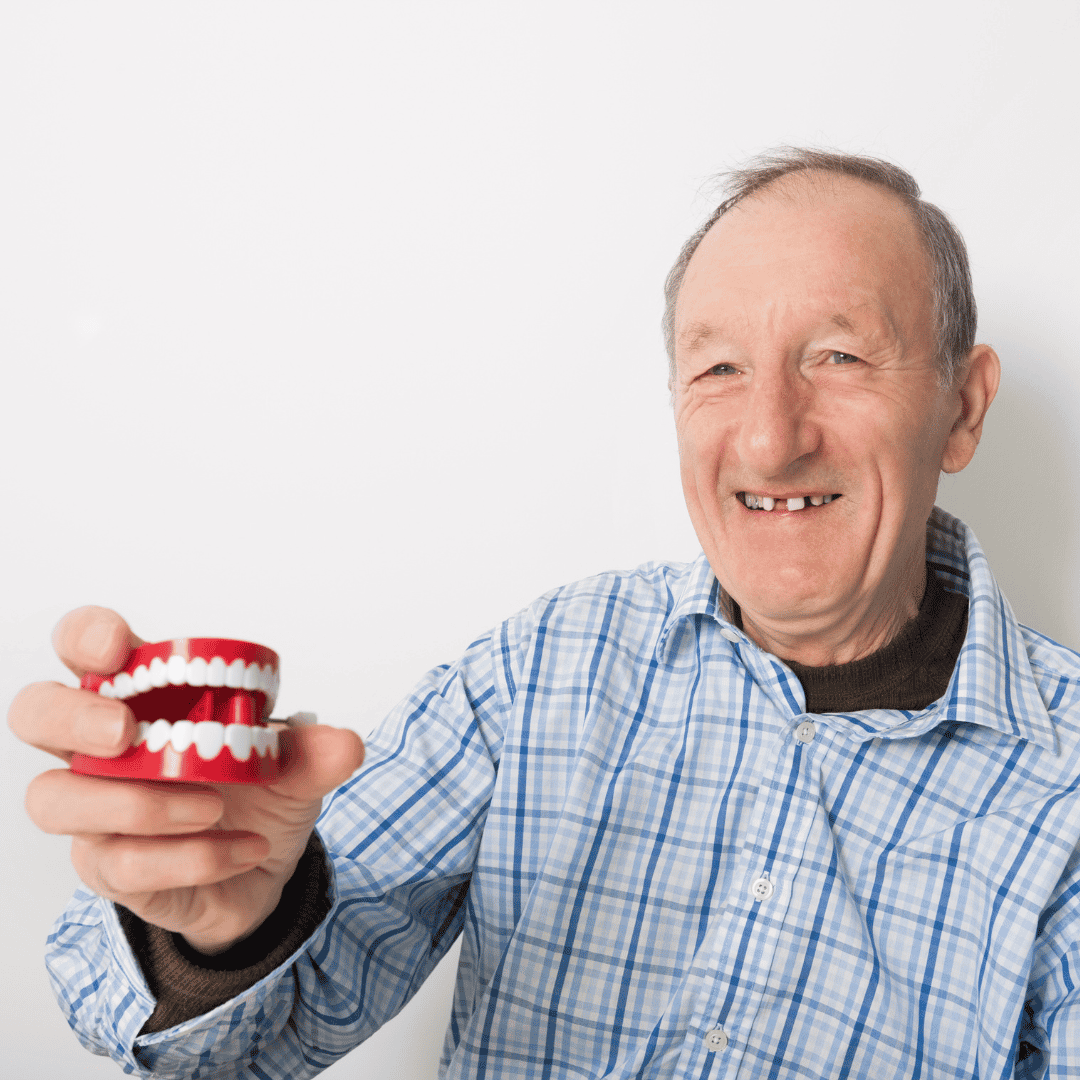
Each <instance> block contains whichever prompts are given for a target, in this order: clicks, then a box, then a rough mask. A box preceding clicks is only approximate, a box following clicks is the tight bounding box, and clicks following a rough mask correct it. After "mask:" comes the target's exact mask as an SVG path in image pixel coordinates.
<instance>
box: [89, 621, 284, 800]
mask: <svg viewBox="0 0 1080 1080" xmlns="http://www.w3.org/2000/svg"><path fill="white" fill-rule="evenodd" d="M279 671H280V667H279V662H278V655H277V653H276V652H274V651H273V650H272V649H268V648H266V646H265V645H256V644H254V643H253V642H250V641H232V640H230V639H228V638H175V639H173V640H172V641H158V642H155V643H154V644H152V645H140V646H139V647H138V648H137V649H135V651H134V652H133V653H132V654H131V657H130V658H129V659H128V662H127V663H126V664H125V665H124V668H123V670H121V671H118V672H117V673H116V674H115V675H112V676H108V677H106V676H102V675H84V676H83V678H82V682H81V686H82V688H83V689H84V690H96V691H97V692H98V693H99V694H100V695H101V696H102V697H108V698H119V699H120V700H122V701H124V702H126V703H127V705H128V707H129V708H130V709H131V711H132V712H133V713H134V714H135V720H136V722H137V723H138V725H139V729H138V734H137V735H136V736H135V740H134V742H132V744H131V745H130V746H129V747H128V748H127V749H126V750H125V751H124V752H123V753H122V754H120V755H119V756H118V757H113V758H100V757H92V756H90V755H89V754H75V755H74V756H73V757H72V759H71V768H72V771H74V772H77V773H86V774H89V775H92V776H110V777H125V778H139V779H146V780H189V781H197V782H201V783H206V782H212V783H219V784H222V783H224V784H266V783H271V782H272V781H274V780H276V779H277V777H278V775H279V771H280V761H279V756H278V737H277V731H276V730H275V729H273V728H271V727H269V726H267V723H266V719H267V717H268V716H269V715H270V711H271V709H273V707H274V701H275V700H276V698H277V691H278V684H279Z"/></svg>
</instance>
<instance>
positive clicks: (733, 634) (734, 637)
mask: <svg viewBox="0 0 1080 1080" xmlns="http://www.w3.org/2000/svg"><path fill="white" fill-rule="evenodd" d="M720 636H721V637H722V638H727V639H728V641H733V642H734V643H735V644H736V645H737V644H738V643H739V642H740V641H742V638H741V637H739V632H738V630H732V629H731V628H730V627H727V626H725V627H724V629H723V630H721V631H720Z"/></svg>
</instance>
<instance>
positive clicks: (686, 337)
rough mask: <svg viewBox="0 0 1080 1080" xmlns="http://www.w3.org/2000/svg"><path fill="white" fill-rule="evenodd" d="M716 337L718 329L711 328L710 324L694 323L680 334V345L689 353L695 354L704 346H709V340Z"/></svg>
mask: <svg viewBox="0 0 1080 1080" xmlns="http://www.w3.org/2000/svg"><path fill="white" fill-rule="evenodd" d="M715 336H716V327H715V326H710V325H709V324H708V323H703V322H694V323H691V324H690V325H689V326H687V327H685V328H684V329H683V331H682V332H681V333H680V334H679V344H680V345H681V346H682V347H683V348H684V349H686V350H687V352H694V350H695V349H700V348H701V347H702V346H703V345H707V344H708V343H709V340H710V339H711V338H713V337H715Z"/></svg>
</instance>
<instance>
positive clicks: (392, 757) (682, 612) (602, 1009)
mask: <svg viewBox="0 0 1080 1080" xmlns="http://www.w3.org/2000/svg"><path fill="white" fill-rule="evenodd" d="M928 536H929V549H930V555H929V558H930V560H931V562H932V564H933V566H934V568H935V571H936V573H937V574H938V575H939V576H940V578H941V579H942V581H943V582H944V584H945V587H946V588H947V589H950V590H953V591H958V592H964V593H967V595H968V596H969V622H968V632H967V637H966V640H965V642H964V645H963V648H962V650H961V653H960V656H959V659H958V662H957V665H956V668H955V670H954V672H953V676H952V680H951V682H950V684H949V688H948V691H947V692H946V694H945V695H944V696H943V697H942V698H940V699H939V700H937V701H935V702H934V703H933V704H932V705H930V706H929V707H928V708H926V709H922V710H920V711H917V712H909V711H900V710H890V709H871V710H867V711H864V712H857V713H851V714H845V713H832V714H828V715H811V714H807V713H805V712H804V711H803V706H804V703H805V698H804V695H803V690H802V687H801V685H800V683H799V681H798V679H797V678H796V677H795V676H794V674H793V673H792V672H791V671H790V670H789V669H788V668H787V667H785V665H784V664H783V663H782V662H781V661H780V660H778V659H777V658H776V657H775V656H772V655H770V654H768V653H765V652H763V651H762V650H761V649H759V648H758V647H757V646H756V645H755V644H754V643H753V642H752V641H750V639H749V638H748V637H747V636H746V635H745V634H744V633H743V632H742V631H740V630H738V629H737V628H735V627H734V626H732V625H731V624H730V623H729V622H727V621H725V619H724V618H723V615H722V599H723V598H722V595H721V593H720V591H719V588H718V585H717V583H716V580H715V578H714V577H713V575H712V572H711V571H710V569H709V566H708V563H707V562H706V561H705V559H704V558H703V557H702V558H700V559H699V560H698V561H696V562H695V563H692V564H689V565H671V564H649V565H646V566H643V567H641V568H639V569H638V570H636V571H634V572H632V573H612V574H605V575H601V576H599V577H596V578H592V579H589V580H587V581H583V582H579V583H577V584H574V585H570V586H567V587H565V588H562V589H558V590H556V591H555V592H552V593H550V594H549V595H547V596H544V597H542V598H541V599H540V600H538V601H537V602H536V603H535V604H533V605H532V606H531V607H529V608H528V609H527V610H525V611H523V612H521V613H520V614H518V615H517V616H515V617H514V618H512V619H510V620H509V621H507V622H506V623H504V624H503V625H502V626H500V627H498V628H497V629H495V630H494V631H493V632H492V633H491V634H490V635H488V636H486V637H483V638H481V639H480V640H478V641H476V642H475V643H474V644H473V645H472V646H470V648H469V649H468V651H467V652H466V653H465V655H464V656H463V657H462V658H461V659H460V660H459V661H458V662H457V663H455V664H453V665H451V666H448V667H440V668H437V669H435V670H434V671H432V672H430V673H429V674H428V675H427V676H426V678H425V679H424V680H423V681H422V682H421V683H420V684H419V685H418V686H417V688H416V689H415V690H414V691H413V693H412V694H411V695H410V696H409V697H408V698H407V699H406V700H405V701H404V702H403V703H402V704H401V705H400V706H399V707H398V709H397V710H396V711H395V712H394V713H392V714H391V716H390V717H389V718H388V719H387V721H386V722H385V724H384V725H383V726H382V727H381V729H380V730H379V731H378V733H377V734H376V735H375V736H374V737H373V738H372V739H371V741H370V744H369V756H368V763H367V764H366V766H365V768H364V770H363V771H362V773H361V774H360V775H359V776H357V777H356V778H355V779H354V780H353V781H351V782H350V783H349V784H347V785H345V786H344V787H343V788H341V789H340V790H339V791H338V792H336V793H335V795H334V796H333V797H332V799H331V800H330V801H329V803H328V805H327V807H326V809H325V811H324V813H323V816H322V817H321V819H320V822H319V826H318V828H319V832H320V834H321V836H322V839H323V842H324V844H325V846H326V849H327V851H328V852H329V854H330V859H331V870H332V878H333V886H332V887H333V908H332V910H331V912H330V914H329V915H328V916H327V918H326V920H325V921H324V923H323V924H322V925H321V926H320V927H319V928H318V930H317V931H316V932H315V934H314V935H313V936H312V938H311V939H310V940H309V941H308V942H307V943H306V944H305V945H304V946H303V948H302V949H301V950H299V951H298V952H297V954H296V955H295V956H294V957H292V959H291V960H290V961H289V962H288V963H287V964H286V965H285V966H283V967H282V968H281V969H279V970H278V971H277V972H275V973H273V974H272V975H270V976H268V977H267V978H265V979H263V980H262V981H261V982H259V983H257V984H256V985H255V986H253V987H251V988H250V989H249V990H248V991H246V992H245V993H244V994H242V995H240V996H239V997H237V998H235V999H233V1000H231V1001H229V1002H227V1003H226V1004H224V1005H222V1006H220V1007H219V1008H217V1009H215V1010H214V1011H212V1012H210V1013H208V1014H206V1015H205V1016H202V1017H199V1018H197V1019H195V1020H191V1021H188V1022H186V1023H183V1024H181V1025H178V1026H177V1027H175V1028H172V1029H170V1030H168V1031H164V1032H160V1033H157V1034H154V1035H150V1036H148V1037H146V1038H138V1037H137V1033H138V1031H139V1029H140V1027H141V1026H142V1024H143V1023H144V1021H145V1020H146V1018H147V1016H148V1015H149V1014H150V1012H151V1009H152V1007H153V1001H152V998H151V996H150V994H149V992H148V990H147V987H146V985H145V982H144V981H143V978H142V976H141V974H140V972H139V969H138V965H137V963H136V961H135V960H134V958H133V957H132V955H131V953H130V951H129V949H128V947H127V944H126V942H125V939H124V936H123V933H122V931H121V930H120V927H119V925H118V923H117V920H116V915H115V912H114V910H113V908H112V906H111V905H110V904H108V903H105V902H103V901H101V900H99V899H97V898H95V897H93V896H91V895H90V894H88V893H85V892H81V893H79V894H77V896H76V898H75V899H74V901H73V902H72V904H71V905H70V907H69V909H68V911H67V912H66V913H65V915H64V916H63V917H62V919H61V920H60V922H59V923H58V924H57V927H56V929H55V931H54V933H53V934H52V936H51V937H50V939H49V951H50V959H49V964H50V970H51V973H52V977H53V979H54V982H55V985H56V988H57V993H58V996H59V999H60V1002H61V1004H62V1006H63V1008H64V1009H65V1010H66V1012H67V1015H68V1017H69V1019H70V1022H71V1024H72V1026H73V1027H74V1028H75V1030H76V1032H77V1033H78V1034H79V1037H80V1038H81V1039H82V1040H83V1042H84V1043H85V1044H86V1045H87V1046H88V1047H89V1048H90V1049H92V1050H94V1051H96V1052H98V1053H106V1054H110V1055H112V1057H113V1058H115V1060H116V1061H118V1062H119V1063H120V1064H121V1065H123V1067H124V1069H125V1070H126V1071H127V1072H129V1073H134V1074H137V1075H141V1076H149V1075H153V1076H159V1077H184V1078H204V1077H232V1076H250V1077H263V1078H268V1077H274V1078H289V1080H295V1078H300V1077H309V1076H313V1075H315V1074H316V1073H317V1072H318V1071H319V1070H320V1069H322V1068H325V1067H326V1066H327V1065H329V1064H330V1063H331V1062H333V1061H334V1060H336V1059H337V1058H338V1057H339V1056H340V1055H342V1054H344V1053H345V1052H346V1051H348V1050H349V1049H350V1048H351V1047H353V1046H355V1045H356V1044H357V1043H359V1042H360V1041H361V1040H362V1039H364V1038H365V1037H366V1036H368V1035H370V1034H371V1032H373V1031H374V1030H375V1029H376V1028H377V1027H378V1026H379V1025H380V1024H381V1023H382V1022H384V1021H385V1020H387V1019H388V1018H389V1017H391V1016H393V1015H394V1014H395V1013H396V1012H397V1010H398V1009H400V1008H401V1006H402V1005H403V1004H404V1003H405V1001H407V1000H408V998H409V996H410V995H411V994H412V992H413V991H414V990H415V989H416V988H417V986H418V985H419V984H420V982H421V981H422V980H423V978H424V977H425V976H426V975H427V973H428V972H429V971H430V970H431V969H432V968H433V967H434V965H435V964H436V963H437V962H438V960H439V959H440V957H441V956H442V955H443V954H444V953H445V951H446V950H447V948H448V947H449V946H450V944H451V942H452V941H453V940H454V939H455V938H456V937H458V936H459V935H460V937H461V940H462V951H461V961H460V968H459V974H458V982H457V990H456V994H455V998H454V1005H453V1014H452V1017H451V1020H450V1025H449V1030H448V1032H447V1036H446V1042H445V1049H444V1055H443V1063H442V1075H444V1076H446V1077H450V1078H454V1080H463V1078H466V1077H468V1078H470V1080H512V1078H513V1080H519V1078H520V1080H526V1078H528V1080H586V1078H590V1080H592V1078H601V1077H605V1078H612V1080H614V1078H627V1080H629V1078H631V1077H638V1078H649V1080H661V1078H664V1080H667V1078H686V1080H689V1078H694V1080H698V1078H702V1080H704V1078H706V1077H708V1078H710V1080H720V1078H728V1077H736V1076H737V1077H752V1078H755V1080H757V1078H760V1080H765V1078H770V1080H771V1078H776V1080H781V1078H782V1080H796V1078H798V1080H807V1078H814V1080H818V1078H824V1077H870V1078H875V1080H876V1078H889V1080H892V1078H898V1077H904V1078H909V1077H911V1078H914V1077H926V1078H931V1077H932V1078H943V1077H964V1078H965V1080H970V1078H972V1077H995V1078H997V1077H1006V1076H1013V1075H1015V1076H1022V1077H1036V1076H1042V1075H1044V1073H1043V1070H1044V1069H1045V1070H1048V1071H1047V1072H1046V1073H1045V1075H1047V1076H1049V1077H1054V1078H1062V1077H1071V1076H1080V1003H1078V999H1077V989H1076V985H1077V980H1078V972H1080V952H1078V941H1080V857H1078V855H1077V846H1078V839H1080V795H1078V786H1080V658H1078V657H1077V655H1076V654H1074V653H1072V652H1071V651H1069V650H1067V649H1064V648H1062V647H1061V646H1059V645H1057V644H1055V643H1054V642H1052V641H1050V640H1048V639H1047V638H1045V637H1042V636H1040V635H1039V634H1036V633H1033V632H1032V631H1030V630H1028V629H1026V628H1025V627H1022V626H1020V625H1019V624H1018V623H1017V622H1016V620H1015V618H1014V617H1013V614H1012V612H1011V610H1010V609H1009V606H1008V604H1007V603H1006V601H1005V599H1004V598H1003V597H1002V595H1001V593H1000V592H999V590H998V588H997V585H996V584H995V582H994V579H993V577H992V576H991V574H990V571H989V568H988V566H987V563H986V558H985V556H984V554H983V552H982V550H981V549H980V547H979V546H978V543H977V542H976V541H975V539H974V537H973V536H972V535H971V533H970V532H969V531H968V530H967V529H966V527H965V526H964V525H963V524H962V523H960V522H959V521H956V520H955V519H953V518H950V517H949V516H948V515H946V514H944V513H942V512H941V511H938V510H935V512H934V515H933V517H932V518H931V520H930V524H929V529H928Z"/></svg>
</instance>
